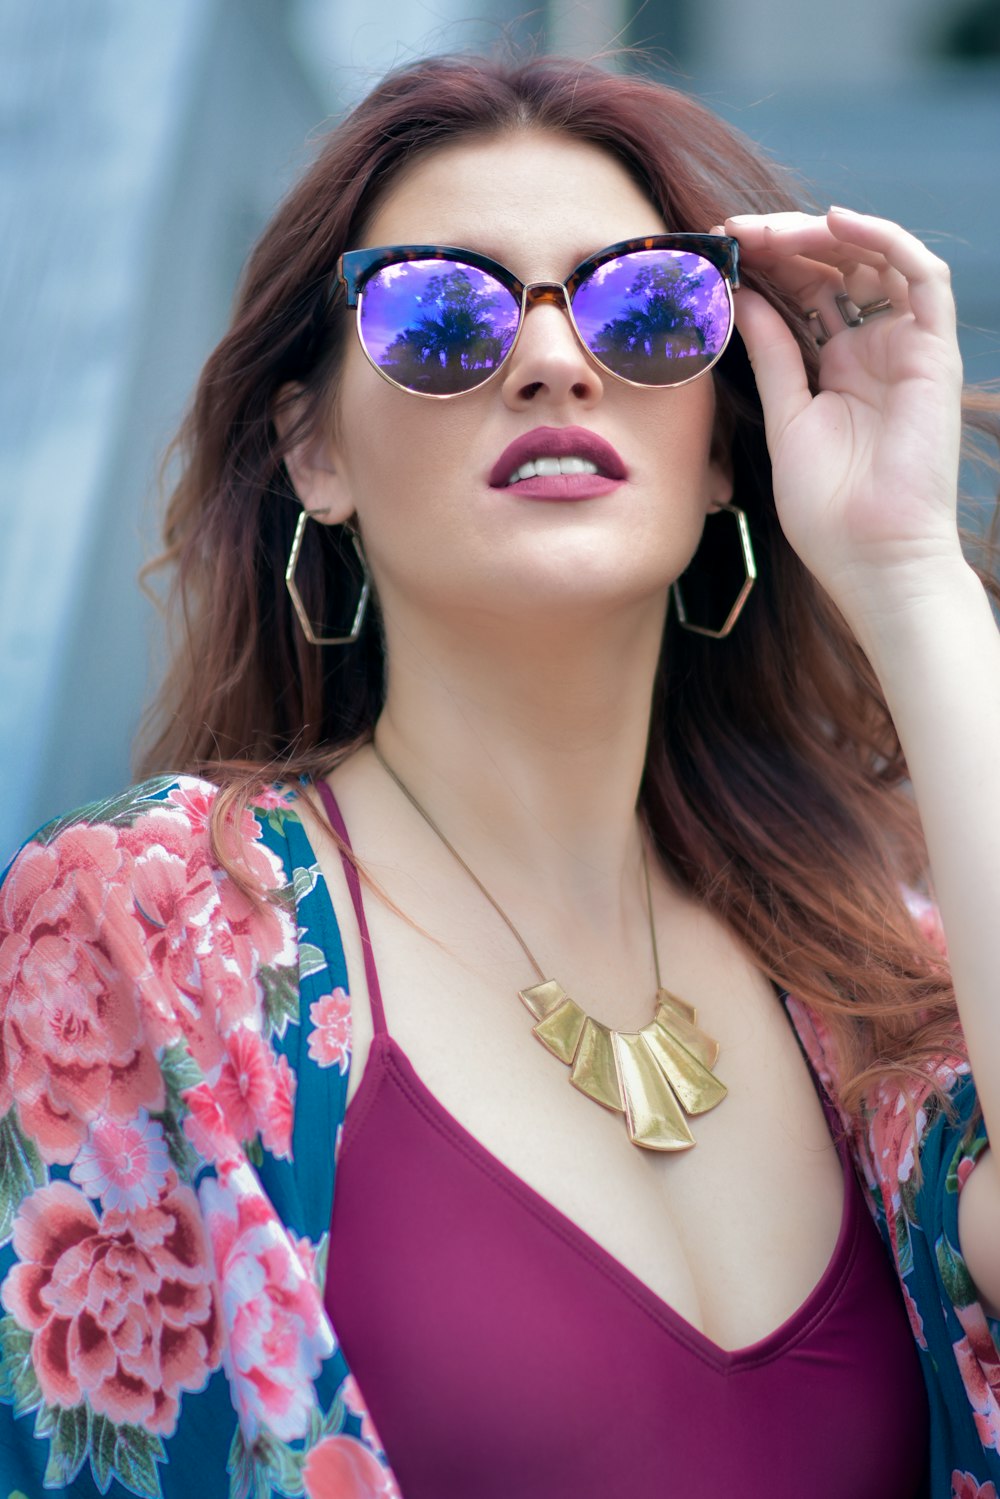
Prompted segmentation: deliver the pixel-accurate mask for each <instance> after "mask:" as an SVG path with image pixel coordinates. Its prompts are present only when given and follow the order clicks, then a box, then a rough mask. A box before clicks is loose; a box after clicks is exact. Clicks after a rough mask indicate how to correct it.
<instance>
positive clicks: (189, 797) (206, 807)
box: [167, 780, 260, 844]
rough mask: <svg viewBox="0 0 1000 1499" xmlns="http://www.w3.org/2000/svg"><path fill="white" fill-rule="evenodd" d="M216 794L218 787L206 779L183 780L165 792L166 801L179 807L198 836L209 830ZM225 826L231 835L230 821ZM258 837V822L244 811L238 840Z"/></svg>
mask: <svg viewBox="0 0 1000 1499" xmlns="http://www.w3.org/2000/svg"><path fill="white" fill-rule="evenodd" d="M218 794H219V792H218V787H216V786H213V785H212V784H211V783H210V782H208V781H195V780H190V781H189V780H183V781H181V782H180V783H179V784H178V785H177V786H174V787H173V788H172V790H171V791H169V792H168V793H167V801H168V802H169V803H170V804H171V805H172V806H174V807H179V808H180V809H181V811H182V812H183V813H184V815H185V817H186V818H187V822H188V826H189V828H190V829H191V831H192V833H195V834H197V835H199V836H200V835H204V834H207V833H208V832H209V826H210V823H211V818H212V808H213V807H214V806H215V802H216V798H217V797H218ZM225 827H226V832H227V833H229V835H230V836H232V834H233V827H232V822H231V821H230V822H227V823H226V825H225ZM259 837H260V823H259V822H258V821H257V819H256V818H255V817H254V815H253V813H252V812H250V811H244V812H243V813H242V815H241V816H240V820H239V831H238V834H237V838H238V841H239V842H240V843H244V844H245V843H253V842H254V841H255V840H256V839H257V838H259Z"/></svg>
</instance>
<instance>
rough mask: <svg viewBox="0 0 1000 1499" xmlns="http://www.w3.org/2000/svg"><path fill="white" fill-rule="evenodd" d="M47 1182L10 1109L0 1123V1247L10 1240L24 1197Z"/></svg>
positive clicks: (40, 1163)
mask: <svg viewBox="0 0 1000 1499" xmlns="http://www.w3.org/2000/svg"><path fill="white" fill-rule="evenodd" d="M47 1180H48V1173H47V1172H46V1170H45V1164H44V1162H43V1161H42V1158H41V1156H40V1155H39V1154H38V1151H37V1149H36V1148H35V1143H34V1141H33V1140H31V1139H30V1138H29V1137H28V1136H27V1135H26V1134H25V1133H24V1131H23V1130H22V1129H21V1126H20V1124H19V1123H18V1118H17V1112H16V1110H15V1109H11V1110H10V1112H9V1113H8V1114H5V1115H4V1116H3V1118H2V1119H0V1243H3V1242H5V1241H6V1240H7V1239H9V1238H10V1235H11V1232H12V1231H13V1228H14V1215H15V1214H16V1212H17V1210H18V1208H19V1207H20V1206H21V1203H22V1202H23V1200H24V1199H25V1197H27V1196H28V1195H29V1193H31V1192H34V1190H35V1188H36V1187H44V1186H45V1183H46V1181H47Z"/></svg>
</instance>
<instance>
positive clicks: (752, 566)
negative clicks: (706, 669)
mask: <svg viewBox="0 0 1000 1499" xmlns="http://www.w3.org/2000/svg"><path fill="white" fill-rule="evenodd" d="M715 513H716V514H718V515H720V516H721V515H731V516H732V518H733V522H734V523H735V525H736V539H737V540H738V544H739V549H740V560H741V563H742V566H743V580H742V582H741V583H740V584H739V586H738V588H737V591H736V597H735V599H734V601H733V603H732V605H731V607H730V609H729V612H728V614H727V615H726V617H725V619H724V620H723V622H722V624H721V625H719V626H715V627H713V626H710V625H707V624H697V623H696V622H695V621H694V620H693V619H692V618H691V615H690V613H689V611H688V608H687V605H686V604H685V602H684V595H683V594H682V592H681V581H682V580H681V579H680V578H678V580H677V582H676V583H674V584H672V585H671V592H672V593H673V596H674V607H675V608H676V610H677V623H678V624H679V625H680V626H681V628H682V629H683V630H690V631H691V633H692V634H693V635H707V636H708V637H709V639H710V640H724V639H725V637H726V636H727V635H728V634H729V632H730V631H731V630H732V628H733V626H734V625H735V623H736V621H737V620H738V619H739V617H740V615H741V614H742V612H743V606H744V604H745V603H746V601H747V599H748V598H749V597H750V591H751V589H752V588H753V585H754V581H755V579H756V577H757V559H756V558H755V557H754V554H753V543H752V542H751V540H750V527H749V526H748V524H747V518H746V512H745V511H743V510H741V509H740V508H739V506H737V505H719V506H718V509H717V511H716V512H715Z"/></svg>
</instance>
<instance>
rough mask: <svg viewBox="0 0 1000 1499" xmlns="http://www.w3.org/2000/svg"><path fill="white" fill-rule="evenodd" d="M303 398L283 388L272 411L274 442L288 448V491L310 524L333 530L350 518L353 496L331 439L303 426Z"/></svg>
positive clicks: (299, 391)
mask: <svg viewBox="0 0 1000 1499" xmlns="http://www.w3.org/2000/svg"><path fill="white" fill-rule="evenodd" d="M305 404H306V395H305V392H304V391H303V389H302V387H301V386H298V385H283V386H282V387H281V389H280V390H279V392H278V394H277V397H276V399H275V402H274V407H273V421H274V426H275V431H276V432H277V434H278V439H279V441H280V442H281V443H282V445H284V444H285V443H286V442H287V443H288V446H287V447H286V448H285V452H284V462H285V468H286V470H287V473H288V477H289V479H290V481H291V485H292V488H293V489H294V490H295V493H296V496H297V497H298V499H299V501H300V502H301V504H302V507H303V509H304V510H307V511H308V512H309V514H310V516H311V517H312V518H313V519H314V520H318V521H322V522H323V523H324V524H326V525H330V526H334V525H338V524H340V523H342V522H343V521H346V520H348V519H350V517H351V516H352V515H353V514H354V510H355V506H354V499H353V496H352V495H351V494H350V491H349V487H348V485H347V484H346V482H345V479H344V474H343V469H342V466H341V464H340V462H339V458H338V455H337V453H336V451H335V448H334V443H333V439H332V436H331V435H330V434H329V433H328V432H326V431H324V430H322V428H317V426H316V424H315V422H313V423H311V424H308V425H307V424H306V418H305Z"/></svg>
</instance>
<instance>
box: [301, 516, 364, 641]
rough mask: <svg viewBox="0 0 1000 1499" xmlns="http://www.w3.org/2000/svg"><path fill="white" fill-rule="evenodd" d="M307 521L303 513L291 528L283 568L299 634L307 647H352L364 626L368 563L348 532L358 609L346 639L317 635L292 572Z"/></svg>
mask: <svg viewBox="0 0 1000 1499" xmlns="http://www.w3.org/2000/svg"><path fill="white" fill-rule="evenodd" d="M308 519H309V511H308V510H306V509H303V510H302V511H301V513H300V515H299V518H298V522H297V523H296V526H295V535H294V537H293V538H292V550H291V551H290V552H289V554H288V566H287V567H286V568H285V587H286V588H287V589H288V592H289V594H290V596H291V600H292V604H293V605H294V608H295V612H296V614H297V615H298V617H299V624H300V625H301V626H302V633H303V635H305V637H306V639H307V640H308V642H309V644H310V645H353V644H354V642H355V641H356V640H357V638H358V636H359V635H360V634H361V626H362V625H363V624H364V620H365V611H366V610H367V608H368V600H369V598H370V597H371V591H372V580H371V574H370V573H369V571H368V559H367V558H366V557H365V553H364V548H363V547H362V545H361V537H360V536H359V535H358V533H357V531H354V530H352V531H351V532H350V537H351V544H352V545H353V547H354V553H355V556H356V557H357V559H358V561H359V562H360V564H361V577H362V584H361V596H360V597H359V599H358V607H357V608H356V609H355V611H354V623H353V624H352V626H351V633H350V634H349V635H317V633H316V631H315V630H314V629H313V627H312V624H311V622H310V619H309V616H308V614H307V613H306V608H305V605H304V604H303V602H302V597H301V595H300V593H299V590H298V588H297V587H296V583H295V569H296V568H297V567H298V565H299V553H300V552H301V550H302V538H303V536H304V535H305V530H306V522H307V521H308Z"/></svg>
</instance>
